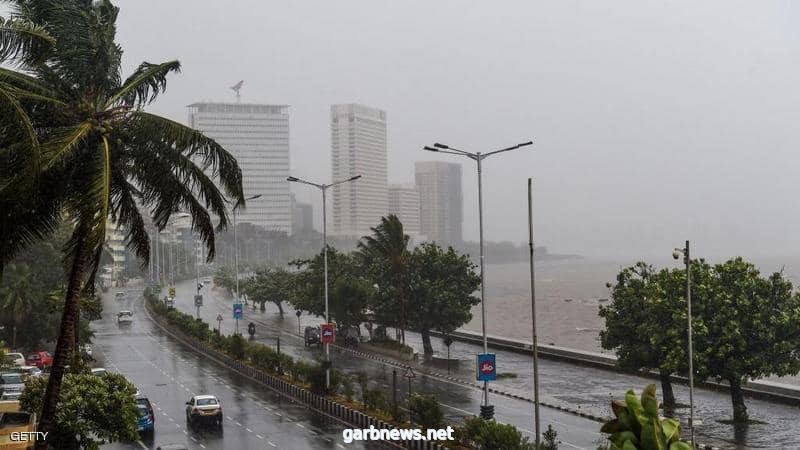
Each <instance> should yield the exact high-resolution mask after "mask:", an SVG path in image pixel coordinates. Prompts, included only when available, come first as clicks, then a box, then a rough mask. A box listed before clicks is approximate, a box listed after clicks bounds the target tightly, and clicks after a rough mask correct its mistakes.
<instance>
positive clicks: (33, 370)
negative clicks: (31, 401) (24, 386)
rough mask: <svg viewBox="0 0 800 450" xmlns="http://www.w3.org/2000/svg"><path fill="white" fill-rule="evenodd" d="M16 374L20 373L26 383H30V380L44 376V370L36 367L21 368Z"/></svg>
mask: <svg viewBox="0 0 800 450" xmlns="http://www.w3.org/2000/svg"><path fill="white" fill-rule="evenodd" d="M16 372H19V373H20V374H21V375H22V379H23V380H25V381H28V379H29V378H34V377H40V376H42V370H41V369H39V368H38V367H36V366H20V367H18V368H17V370H16Z"/></svg>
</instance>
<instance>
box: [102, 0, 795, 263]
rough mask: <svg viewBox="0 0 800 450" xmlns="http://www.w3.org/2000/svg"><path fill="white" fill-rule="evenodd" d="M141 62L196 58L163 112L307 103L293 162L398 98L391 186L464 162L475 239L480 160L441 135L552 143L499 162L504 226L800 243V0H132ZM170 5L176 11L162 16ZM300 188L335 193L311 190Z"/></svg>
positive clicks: (496, 202)
mask: <svg viewBox="0 0 800 450" xmlns="http://www.w3.org/2000/svg"><path fill="white" fill-rule="evenodd" d="M116 3H117V4H118V5H119V6H120V7H121V13H120V18H119V30H118V31H119V33H118V41H119V43H120V44H121V45H122V47H123V48H124V50H125V55H124V65H125V68H126V73H129V72H130V71H131V70H132V69H133V68H134V67H135V66H136V65H138V64H139V63H140V62H141V61H142V60H147V61H151V62H160V61H163V60H169V59H179V60H180V61H181V63H182V64H183V73H182V74H180V75H177V76H172V77H170V79H169V86H168V92H167V94H166V95H164V96H163V97H162V98H161V99H160V100H159V101H158V102H157V103H156V104H155V105H154V106H153V107H152V108H151V111H154V112H158V113H161V114H165V115H167V116H169V117H171V118H173V119H176V120H180V121H181V122H184V123H185V122H186V119H187V114H188V112H187V109H186V107H185V106H186V105H188V104H190V103H193V102H195V101H200V100H214V101H229V102H233V101H235V95H234V93H233V92H232V91H231V90H230V89H229V86H231V85H233V84H234V83H236V82H237V81H239V80H241V79H243V80H245V83H244V87H243V88H242V101H243V102H263V103H280V104H288V105H291V148H292V155H291V158H292V162H291V167H292V173H293V175H295V176H299V177H304V178H307V179H313V180H321V181H323V180H328V179H330V176H331V169H330V123H329V111H330V105H331V104H335V103H350V102H356V103H363V104H366V105H369V106H374V107H377V108H381V109H384V110H385V111H386V112H387V118H388V132H389V145H388V148H389V182H390V183H409V182H412V181H413V177H414V173H413V163H414V161H417V160H429V159H439V160H447V161H456V162H460V163H462V165H463V189H464V211H465V217H464V234H465V236H464V238H465V239H468V240H476V239H477V214H476V211H477V208H476V202H477V200H476V189H477V188H476V176H475V167H474V163H472V162H471V161H469V160H466V159H459V158H455V157H453V158H450V157H447V155H439V156H437V155H434V154H430V153H428V152H424V151H422V150H421V148H422V147H423V146H424V145H428V144H431V143H433V142H437V141H439V142H444V143H447V144H450V145H453V146H459V147H463V148H464V149H467V150H473V151H478V150H489V149H493V148H500V147H505V146H508V145H512V144H515V143H518V142H523V141H527V140H533V141H534V145H533V146H532V147H529V148H528V149H525V150H518V151H516V152H513V153H507V154H504V155H502V156H498V157H495V158H491V159H487V160H486V162H485V176H484V187H485V191H484V192H485V197H484V200H485V206H486V209H485V212H486V220H485V225H486V238H487V239H488V240H492V241H503V240H507V241H512V242H515V243H519V242H524V241H526V240H527V219H526V214H527V200H526V183H527V178H528V177H533V178H534V185H535V197H534V204H535V226H536V242H537V244H539V245H544V246H547V247H548V249H549V250H550V251H552V252H554V253H576V254H581V255H584V256H587V257H594V258H610V259H616V258H629V257H637V255H643V256H645V257H646V256H648V255H650V256H653V255H656V256H659V255H665V256H666V257H669V255H670V253H671V251H672V248H673V247H676V246H680V245H682V243H683V241H684V240H685V239H691V240H692V242H693V246H694V248H695V254H696V255H702V256H707V257H717V256H719V257H727V256H734V255H739V254H741V255H745V256H748V257H753V258H755V257H761V256H768V255H782V256H783V255H785V256H790V255H792V254H795V253H797V252H798V250H800V236H798V235H797V234H796V233H792V232H791V230H792V229H793V228H794V226H793V225H795V224H796V223H798V219H800V212H798V211H797V210H796V208H793V206H794V202H793V201H791V197H790V194H789V190H790V189H791V188H794V187H795V186H796V185H797V184H798V183H797V181H795V179H796V175H795V174H797V173H798V172H800V157H798V156H797V152H796V150H795V147H797V143H798V141H800V130H798V129H797V127H796V126H795V125H796V123H797V122H798V118H800V114H799V111H798V109H800V106H799V105H800V93H798V91H797V90H796V89H794V84H795V80H796V79H798V78H799V77H798V75H800V64H799V62H800V61H798V55H800V53H798V51H797V50H798V31H797V27H796V26H795V25H796V23H797V21H796V20H793V19H795V18H797V17H798V11H799V10H798V8H800V7H798V6H796V4H792V3H791V2H788V1H765V2H758V3H751V2H742V1H735V2H731V1H725V2H723V1H708V2H689V1H680V2H669V3H668V4H665V3H663V2H655V1H633V0H627V1H620V2H615V3H614V4H613V5H611V4H607V3H594V2H575V1H559V2H544V3H536V4H532V3H530V2H521V1H517V2H507V3H503V5H502V7H500V6H498V5H497V4H492V3H475V4H469V5H467V4H466V3H464V2H455V1H441V2H435V3H431V2H422V1H409V2H402V3H390V2H382V1H377V2H376V1H365V0H361V1H351V2H347V7H344V5H343V4H341V3H333V2H322V1H306V2H290V3H270V4H265V3H263V2H257V1H253V0H241V1H238V2H224V3H223V2H216V1H210V0H195V1H192V2H189V1H186V0H180V1H179V0H175V1H171V2H156V1H153V0H136V1H133V0H122V1H118V2H116ZM154 11H157V12H158V13H157V14H154ZM293 192H295V193H296V195H297V198H298V200H299V201H305V202H311V203H313V204H314V207H315V210H314V213H315V214H314V215H315V221H316V222H317V223H318V224H319V221H320V219H321V218H320V216H321V214H320V202H319V199H318V198H317V195H316V192H313V191H311V190H307V189H302V188H298V187H295V188H294V189H293Z"/></svg>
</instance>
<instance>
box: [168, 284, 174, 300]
mask: <svg viewBox="0 0 800 450" xmlns="http://www.w3.org/2000/svg"><path fill="white" fill-rule="evenodd" d="M169 296H170V297H172V298H175V288H174V287H171V288H169Z"/></svg>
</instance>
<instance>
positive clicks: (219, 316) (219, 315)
mask: <svg viewBox="0 0 800 450" xmlns="http://www.w3.org/2000/svg"><path fill="white" fill-rule="evenodd" d="M217 322H222V314H217Z"/></svg>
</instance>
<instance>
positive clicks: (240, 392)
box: [93, 291, 385, 449]
mask: <svg viewBox="0 0 800 450" xmlns="http://www.w3.org/2000/svg"><path fill="white" fill-rule="evenodd" d="M112 292H113V291H112ZM103 301H104V311H103V319H102V320H100V321H98V322H96V323H94V324H93V328H94V330H95V338H94V341H95V344H94V357H95V358H96V360H97V361H96V362H95V364H94V365H95V366H98V367H105V368H107V369H110V370H112V371H115V372H120V373H123V374H125V375H126V376H127V377H128V378H129V379H130V380H131V381H132V382H133V383H134V384H136V386H137V387H138V388H139V390H140V391H141V392H142V394H144V395H146V396H147V397H148V398H149V399H150V401H151V402H152V404H153V408H154V412H155V415H156V429H155V433H154V436H153V438H152V439H150V440H147V441H140V442H134V443H115V444H111V445H107V446H104V448H108V449H116V448H120V449H122V448H155V447H156V446H157V445H163V444H167V443H180V444H185V445H187V447H188V448H191V449H197V448H199V449H261V448H263V449H273V448H278V449H339V448H348V449H349V448H385V447H384V446H383V445H377V444H369V445H364V444H363V443H351V444H345V443H344V442H343V440H342V430H343V429H344V428H345V427H344V426H343V425H342V424H341V423H339V422H337V421H335V420H333V419H330V418H329V417H327V416H324V415H321V414H317V413H314V412H312V411H309V410H308V409H307V408H305V407H304V406H302V405H299V404H296V403H292V402H290V401H288V400H287V399H286V398H283V397H281V396H280V395H277V394H275V393H274V392H272V391H270V390H268V389H266V388H265V387H263V386H261V385H257V384H254V383H253V382H252V381H250V380H248V379H246V378H243V377H241V376H239V375H238V374H236V373H235V372H232V371H230V370H227V369H225V368H223V367H221V366H219V365H216V364H214V363H212V362H211V361H208V360H205V359H203V358H201V357H200V356H199V355H198V354H197V353H194V352H191V351H189V350H188V349H186V348H185V347H183V346H182V345H181V344H179V343H177V342H175V341H174V340H172V339H171V338H168V337H167V336H166V335H164V334H163V333H161V332H160V330H159V329H158V328H156V327H155V325H154V324H153V323H152V322H151V321H150V320H149V319H147V315H146V313H145V312H144V311H143V304H142V299H141V295H135V291H130V292H129V294H128V296H127V299H126V300H124V301H121V302H116V301H115V300H113V299H111V298H110V296H105V297H104V299H103ZM125 309H127V310H131V311H133V313H134V322H133V324H131V325H129V326H119V325H117V323H116V313H117V312H118V311H120V310H125ZM205 393H208V394H214V395H217V396H218V397H219V398H220V400H221V402H222V405H223V411H224V415H225V423H224V426H223V430H222V431H209V430H200V429H189V428H188V427H187V424H186V420H185V410H184V404H185V402H186V401H188V400H189V398H190V397H191V396H192V395H195V394H205Z"/></svg>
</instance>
